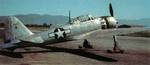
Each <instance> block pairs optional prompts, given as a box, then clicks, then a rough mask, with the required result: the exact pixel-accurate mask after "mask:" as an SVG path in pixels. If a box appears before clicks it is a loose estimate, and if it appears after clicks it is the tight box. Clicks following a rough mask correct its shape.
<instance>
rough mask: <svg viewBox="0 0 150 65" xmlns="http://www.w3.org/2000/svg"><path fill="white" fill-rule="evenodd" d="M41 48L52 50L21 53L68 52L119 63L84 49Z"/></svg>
mask: <svg viewBox="0 0 150 65" xmlns="http://www.w3.org/2000/svg"><path fill="white" fill-rule="evenodd" d="M40 47H41V48H45V49H50V50H45V51H35V52H21V53H45V52H66V53H71V54H75V55H79V56H83V57H87V58H91V59H95V60H98V61H105V62H117V60H115V59H113V58H108V57H104V56H100V55H96V54H94V53H91V52H86V51H85V50H83V49H68V48H58V47H51V46H40Z"/></svg>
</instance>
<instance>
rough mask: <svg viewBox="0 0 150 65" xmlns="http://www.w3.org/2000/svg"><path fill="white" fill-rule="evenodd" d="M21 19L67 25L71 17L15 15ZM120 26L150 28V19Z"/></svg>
mask: <svg viewBox="0 0 150 65" xmlns="http://www.w3.org/2000/svg"><path fill="white" fill-rule="evenodd" d="M14 16H16V17H17V18H19V19H20V20H21V21H22V22H23V23H24V24H44V23H46V24H62V25H63V24H66V23H67V22H68V19H69V17H68V16H63V15H47V14H45V15H40V14H26V15H22V14H21V15H14ZM117 21H118V22H119V24H129V25H142V26H147V27H150V18H143V19H137V20H129V19H117Z"/></svg>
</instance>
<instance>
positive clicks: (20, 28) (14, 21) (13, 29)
mask: <svg viewBox="0 0 150 65" xmlns="http://www.w3.org/2000/svg"><path fill="white" fill-rule="evenodd" d="M9 21H10V34H11V36H12V37H13V38H14V39H21V38H22V37H27V36H29V35H32V34H33V33H32V32H31V31H30V30H29V29H28V28H27V27H26V26H25V25H24V24H23V23H22V22H21V21H20V20H19V19H18V18H16V17H9Z"/></svg>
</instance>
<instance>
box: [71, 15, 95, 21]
mask: <svg viewBox="0 0 150 65" xmlns="http://www.w3.org/2000/svg"><path fill="white" fill-rule="evenodd" d="M93 19H94V17H93V16H91V15H81V16H78V17H75V18H73V19H72V21H71V22H72V23H76V22H85V21H88V20H93Z"/></svg>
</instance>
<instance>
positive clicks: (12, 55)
mask: <svg viewBox="0 0 150 65" xmlns="http://www.w3.org/2000/svg"><path fill="white" fill-rule="evenodd" d="M0 55H3V56H8V57H12V58H23V56H22V54H20V53H15V52H7V51H0Z"/></svg>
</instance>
